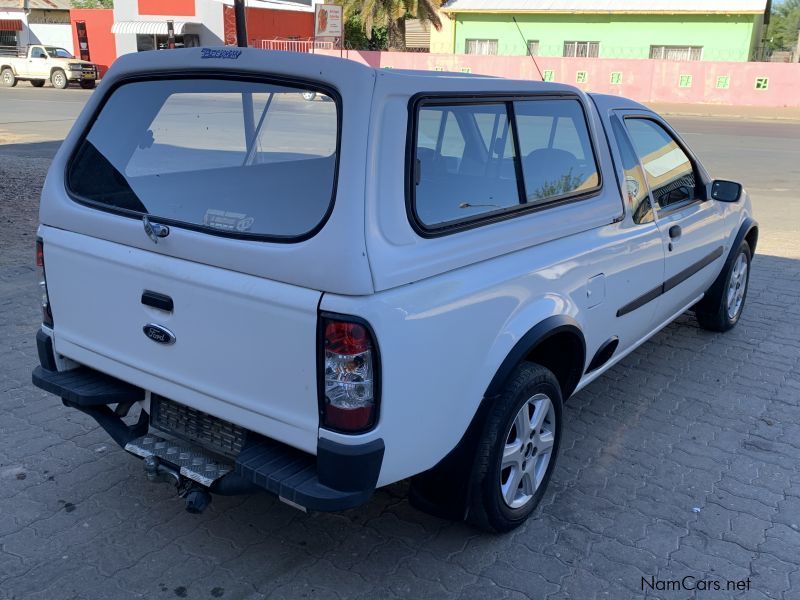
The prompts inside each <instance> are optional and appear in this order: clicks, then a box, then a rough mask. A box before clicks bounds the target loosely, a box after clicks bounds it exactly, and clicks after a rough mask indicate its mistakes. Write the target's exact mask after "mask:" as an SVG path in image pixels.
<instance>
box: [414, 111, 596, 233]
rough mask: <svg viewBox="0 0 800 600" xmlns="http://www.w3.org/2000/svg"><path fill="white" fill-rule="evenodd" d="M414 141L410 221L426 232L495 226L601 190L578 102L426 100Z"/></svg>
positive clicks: (592, 152) (590, 143)
mask: <svg viewBox="0 0 800 600" xmlns="http://www.w3.org/2000/svg"><path fill="white" fill-rule="evenodd" d="M413 144H414V145H413V149H412V150H413V155H412V161H411V162H410V163H409V166H410V171H411V173H410V174H409V175H410V177H409V178H410V179H411V188H410V193H411V197H410V198H409V200H410V206H411V209H412V211H413V213H414V214H413V215H410V216H411V218H412V219H413V220H414V221H415V222H416V224H417V225H418V226H421V227H422V228H424V229H444V228H448V229H451V230H453V229H455V227H458V226H461V225H466V224H468V223H470V222H474V221H476V220H482V221H485V222H491V221H492V220H494V219H495V218H503V217H505V216H506V215H507V214H508V213H510V212H512V211H517V210H518V209H519V210H522V211H524V209H526V208H529V207H532V208H540V207H541V208H543V207H545V206H549V205H551V204H552V205H556V204H558V203H561V202H563V201H565V200H568V199H570V198H582V197H589V196H590V195H591V194H592V193H594V192H596V191H597V190H598V189H599V188H600V174H599V171H598V167H597V161H596V159H595V154H594V150H593V148H592V141H591V136H590V134H589V129H588V125H587V121H586V115H585V113H584V111H583V106H582V105H581V103H580V101H578V100H576V99H571V98H569V99H567V98H558V99H553V98H552V97H539V98H537V97H533V96H531V100H527V99H524V100H511V99H508V100H503V99H499V98H498V99H494V98H487V99H486V100H482V101H477V100H473V99H469V100H464V101H462V100H458V99H440V98H431V99H425V100H422V101H421V102H420V104H418V105H417V111H416V132H415V139H414V140H413Z"/></svg>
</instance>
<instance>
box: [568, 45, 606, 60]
mask: <svg viewBox="0 0 800 600" xmlns="http://www.w3.org/2000/svg"><path fill="white" fill-rule="evenodd" d="M564 56H574V57H580V58H597V57H598V56H600V42H564Z"/></svg>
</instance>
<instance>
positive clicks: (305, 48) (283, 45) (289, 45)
mask: <svg viewBox="0 0 800 600" xmlns="http://www.w3.org/2000/svg"><path fill="white" fill-rule="evenodd" d="M253 46H254V47H255V48H261V49H262V50H284V51H286V52H313V51H314V50H335V49H336V46H335V45H334V43H333V42H323V41H320V40H282V39H274V40H255V43H254V44H253Z"/></svg>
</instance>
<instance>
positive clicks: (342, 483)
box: [32, 331, 384, 512]
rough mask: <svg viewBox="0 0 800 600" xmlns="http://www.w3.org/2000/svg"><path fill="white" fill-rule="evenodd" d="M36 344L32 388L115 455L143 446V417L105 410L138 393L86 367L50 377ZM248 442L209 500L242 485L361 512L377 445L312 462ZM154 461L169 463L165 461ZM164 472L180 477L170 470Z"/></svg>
mask: <svg viewBox="0 0 800 600" xmlns="http://www.w3.org/2000/svg"><path fill="white" fill-rule="evenodd" d="M36 343H37V349H38V353H39V360H40V363H41V365H40V366H38V367H36V368H35V369H34V370H33V374H32V380H33V384H34V385H35V386H36V387H39V388H41V389H43V390H45V391H47V392H50V393H51V394H55V395H56V396H58V397H60V398H61V399H62V402H63V403H64V405H65V406H68V407H70V408H75V409H77V410H80V411H81V412H84V413H86V414H88V415H89V416H91V417H92V418H94V419H95V421H97V423H98V424H99V425H100V426H101V427H102V428H103V429H105V430H106V432H107V433H108V434H109V435H110V436H111V437H112V438H113V439H114V441H115V442H116V443H117V444H119V446H120V447H122V448H126V447H127V448H126V449H128V450H129V451H131V448H133V447H137V446H141V443H142V442H145V441H146V439H147V438H148V432H149V431H150V415H148V413H147V412H146V411H144V410H142V412H141V414H140V417H139V421H138V422H137V423H136V424H134V425H127V424H125V422H124V421H123V420H122V418H120V416H118V414H117V412H118V411H115V410H113V409H112V405H117V406H119V405H122V406H124V405H126V404H131V403H134V402H137V401H140V400H144V398H145V391H144V390H143V389H141V388H138V387H136V386H133V385H131V384H128V383H126V382H123V381H120V380H119V379H115V378H114V377H111V376H109V375H106V374H104V373H101V372H99V371H96V370H94V369H90V368H88V367H80V368H78V369H73V370H70V371H56V370H54V366H55V360H54V355H53V348H52V341H51V338H50V336H48V335H46V334H45V333H44V332H41V331H40V332H39V334H37V336H36ZM252 438H253V439H252V440H251V439H250V438H249V437H248V442H247V443H246V445H245V446H244V448H243V449H242V450H241V452H239V454H238V456H236V458H235V459H234V460H233V461H232V464H231V465H229V466H230V468H229V469H228V471H230V472H229V473H228V474H226V475H224V476H223V477H222V478H221V479H217V480H216V481H215V482H214V483H213V484H212V485H210V490H211V491H212V492H215V491H220V492H221V493H223V492H222V490H224V489H231V488H233V487H238V488H242V486H241V485H231V483H232V482H233V481H235V482H236V483H237V484H241V483H246V484H250V485H249V488H250V489H252V488H260V489H264V490H266V491H268V492H271V493H273V494H276V495H277V496H279V497H280V498H281V499H282V500H284V501H286V502H288V503H290V504H292V505H296V506H298V507H300V508H303V509H307V510H316V511H326V512H329V511H339V510H345V509H349V508H354V507H356V506H359V505H361V504H364V503H365V502H367V501H368V500H369V499H370V497H371V496H372V494H373V492H374V490H375V485H376V483H377V481H378V475H379V474H380V470H381V465H382V463H383V453H384V444H383V440H381V439H378V440H373V441H371V442H369V443H367V444H361V445H345V444H339V443H337V442H332V441H330V440H326V439H320V440H319V441H318V445H317V455H316V456H313V455H311V454H309V453H306V452H303V451H301V450H298V449H296V448H293V447H291V446H288V445H286V444H282V443H280V442H277V441H274V440H271V439H268V438H265V437H263V436H260V435H258V434H256V435H254V436H252ZM135 454H136V455H137V456H140V457H141V456H142V455H141V454H140V453H138V452H136V453H135ZM160 460H162V461H166V462H169V458H168V457H166V458H164V457H162V458H161V459H160ZM170 466H172V467H173V468H175V469H176V470H177V471H180V469H181V465H180V464H177V463H174V464H171V465H170ZM226 479H227V480H228V481H227V483H226V481H225V480H226ZM242 489H248V486H245V487H244V488H242Z"/></svg>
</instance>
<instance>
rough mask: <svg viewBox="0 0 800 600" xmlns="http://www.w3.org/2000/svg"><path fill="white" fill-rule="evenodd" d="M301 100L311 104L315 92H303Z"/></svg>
mask: <svg viewBox="0 0 800 600" xmlns="http://www.w3.org/2000/svg"><path fill="white" fill-rule="evenodd" d="M302 96H303V100H306V101H307V102H311V101H312V100H313V99H314V98H316V97H317V92H303V94H302Z"/></svg>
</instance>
